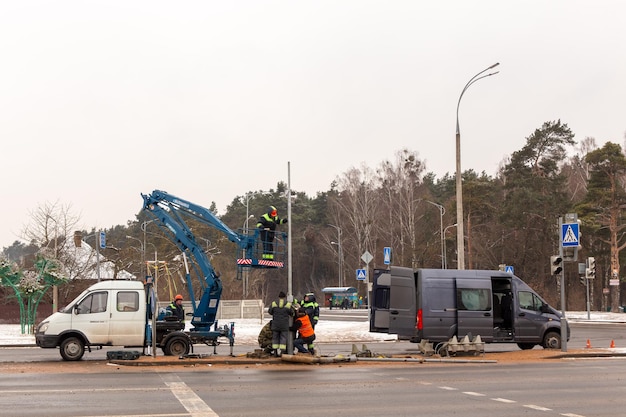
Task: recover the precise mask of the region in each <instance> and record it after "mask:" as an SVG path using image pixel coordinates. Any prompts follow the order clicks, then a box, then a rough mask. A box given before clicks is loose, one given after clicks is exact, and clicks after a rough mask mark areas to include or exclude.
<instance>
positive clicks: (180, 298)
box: [174, 294, 183, 301]
mask: <svg viewBox="0 0 626 417" xmlns="http://www.w3.org/2000/svg"><path fill="white" fill-rule="evenodd" d="M182 299H183V296H182V295H180V294H176V297H174V301H178V300H182Z"/></svg>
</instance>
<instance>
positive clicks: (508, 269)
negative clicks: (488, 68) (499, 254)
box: [504, 265, 514, 274]
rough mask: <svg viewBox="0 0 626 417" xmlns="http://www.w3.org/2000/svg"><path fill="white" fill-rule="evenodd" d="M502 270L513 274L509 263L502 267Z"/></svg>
mask: <svg viewBox="0 0 626 417" xmlns="http://www.w3.org/2000/svg"><path fill="white" fill-rule="evenodd" d="M504 272H508V273H509V274H513V273H514V272H513V267H512V266H511V265H507V266H506V267H504Z"/></svg>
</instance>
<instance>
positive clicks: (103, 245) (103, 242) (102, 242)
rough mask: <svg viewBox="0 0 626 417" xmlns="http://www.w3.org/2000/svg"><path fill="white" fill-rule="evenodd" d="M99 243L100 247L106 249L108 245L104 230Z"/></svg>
mask: <svg viewBox="0 0 626 417" xmlns="http://www.w3.org/2000/svg"><path fill="white" fill-rule="evenodd" d="M98 244H99V245H100V249H105V248H106V247H107V238H106V234H105V233H104V232H100V235H99V238H98Z"/></svg>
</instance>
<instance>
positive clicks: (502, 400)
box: [492, 398, 517, 404]
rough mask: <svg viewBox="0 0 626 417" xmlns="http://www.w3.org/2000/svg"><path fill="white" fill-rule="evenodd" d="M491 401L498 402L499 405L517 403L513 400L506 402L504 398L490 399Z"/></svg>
mask: <svg viewBox="0 0 626 417" xmlns="http://www.w3.org/2000/svg"><path fill="white" fill-rule="evenodd" d="M492 400H494V401H499V402H501V403H506V404H513V403H516V402H517V401H513V400H507V399H506V398H492Z"/></svg>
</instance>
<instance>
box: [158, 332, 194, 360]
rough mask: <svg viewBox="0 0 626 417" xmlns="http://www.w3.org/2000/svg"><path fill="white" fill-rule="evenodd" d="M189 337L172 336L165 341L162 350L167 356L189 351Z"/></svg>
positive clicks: (183, 353) (184, 353)
mask: <svg viewBox="0 0 626 417" xmlns="http://www.w3.org/2000/svg"><path fill="white" fill-rule="evenodd" d="M189 347H190V346H189V339H187V338H186V337H181V336H176V337H172V338H171V339H170V340H168V341H167V343H165V347H164V348H163V352H164V353H165V354H166V355H168V356H171V355H173V356H181V355H186V354H188V353H189Z"/></svg>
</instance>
